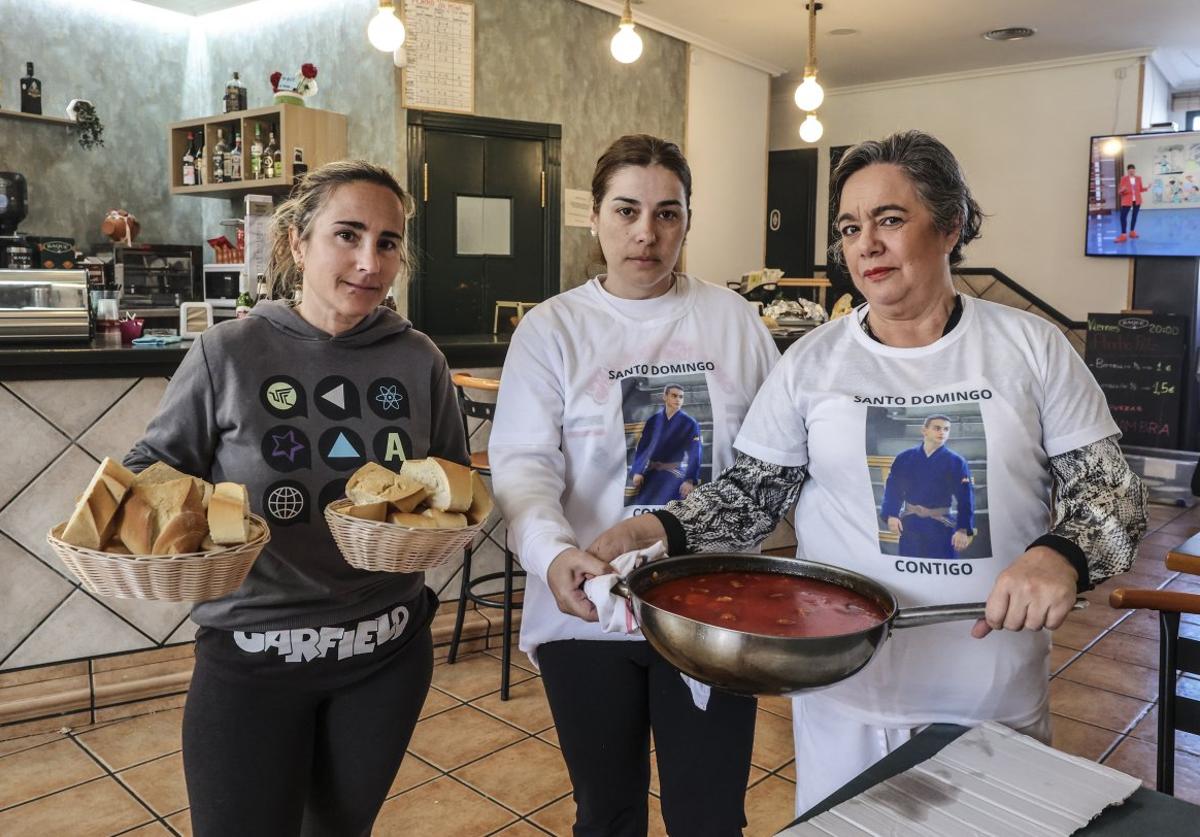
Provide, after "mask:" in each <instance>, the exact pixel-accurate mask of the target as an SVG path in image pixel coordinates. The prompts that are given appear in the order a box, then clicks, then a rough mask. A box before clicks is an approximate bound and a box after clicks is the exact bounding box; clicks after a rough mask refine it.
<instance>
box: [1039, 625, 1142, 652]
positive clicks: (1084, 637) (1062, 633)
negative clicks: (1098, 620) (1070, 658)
mask: <svg viewBox="0 0 1200 837" xmlns="http://www.w3.org/2000/svg"><path fill="white" fill-rule="evenodd" d="M1126 621H1128V620H1126ZM1121 624H1124V623H1121ZM1102 633H1104V628H1100V627H1097V626H1095V625H1084V624H1082V623H1080V622H1072V621H1071V620H1069V619H1068V620H1067V621H1066V622H1064V623H1063V625H1062V627H1060V628H1059V629H1058V630H1057V631H1055V632H1054V634H1053V636H1054V644H1055V645H1061V646H1063V647H1065V648H1075V649H1077V650H1079V651H1082V650H1083V649H1085V648H1087V647H1088V646H1089V645H1091V644H1092V643H1093V642H1094V641H1095V640H1096V637H1098V636H1100V635H1101V634H1102Z"/></svg>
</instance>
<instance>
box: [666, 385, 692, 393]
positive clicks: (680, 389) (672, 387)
mask: <svg viewBox="0 0 1200 837" xmlns="http://www.w3.org/2000/svg"><path fill="white" fill-rule="evenodd" d="M673 389H677V390H679V392H680V394H682V395H687V390H685V389H684V388H683V387H682V386H680V385H679V384H667V385H666V386H665V387H663V395H666V394H667V393H668V392H670V391H671V390H673Z"/></svg>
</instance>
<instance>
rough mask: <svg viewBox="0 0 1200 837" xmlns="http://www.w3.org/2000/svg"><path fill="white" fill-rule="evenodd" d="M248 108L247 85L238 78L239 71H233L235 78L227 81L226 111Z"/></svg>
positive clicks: (231, 111)
mask: <svg viewBox="0 0 1200 837" xmlns="http://www.w3.org/2000/svg"><path fill="white" fill-rule="evenodd" d="M245 109H246V85H244V84H242V81H241V79H239V78H238V74H237V71H236V70H235V71H234V73H233V78H231V79H230V80H229V81H227V82H225V112H226V113H233V112H234V111H235V110H245Z"/></svg>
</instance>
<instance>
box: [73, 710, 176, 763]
mask: <svg viewBox="0 0 1200 837" xmlns="http://www.w3.org/2000/svg"><path fill="white" fill-rule="evenodd" d="M182 718H183V710H182V709H171V710H168V711H166V712H155V713H154V714H153V715H140V716H138V717H136V718H129V719H128V720H124V721H119V722H117V723H115V724H110V725H109V726H106V727H102V728H101V729H97V730H95V731H93V732H85V733H82V734H80V735H79V736H77V737H76V740H78V741H80V742H82V743H83V745H84V746H85V747H87V748H88V749H89V750H91V751H92V752H93V753H95V754H96V755H97V756H98V757H99V758H100V760H101V761H103V762H104V763H105V764H106V765H108V767H109V769H111V770H113V771H117V770H124V769H125V768H126V767H132V766H133V765H135V764H140V763H141V762H144V761H149V760H150V759H154V758H158V757H159V756H163V755H166V754H167V753H173V752H175V751H176V750H178V749H180V747H182V746H183V744H182V733H181V728H180V724H181V721H182Z"/></svg>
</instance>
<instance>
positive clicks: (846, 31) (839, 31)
mask: <svg viewBox="0 0 1200 837" xmlns="http://www.w3.org/2000/svg"><path fill="white" fill-rule="evenodd" d="M829 34H830V35H857V34H858V30H857V29H830V30H829Z"/></svg>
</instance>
